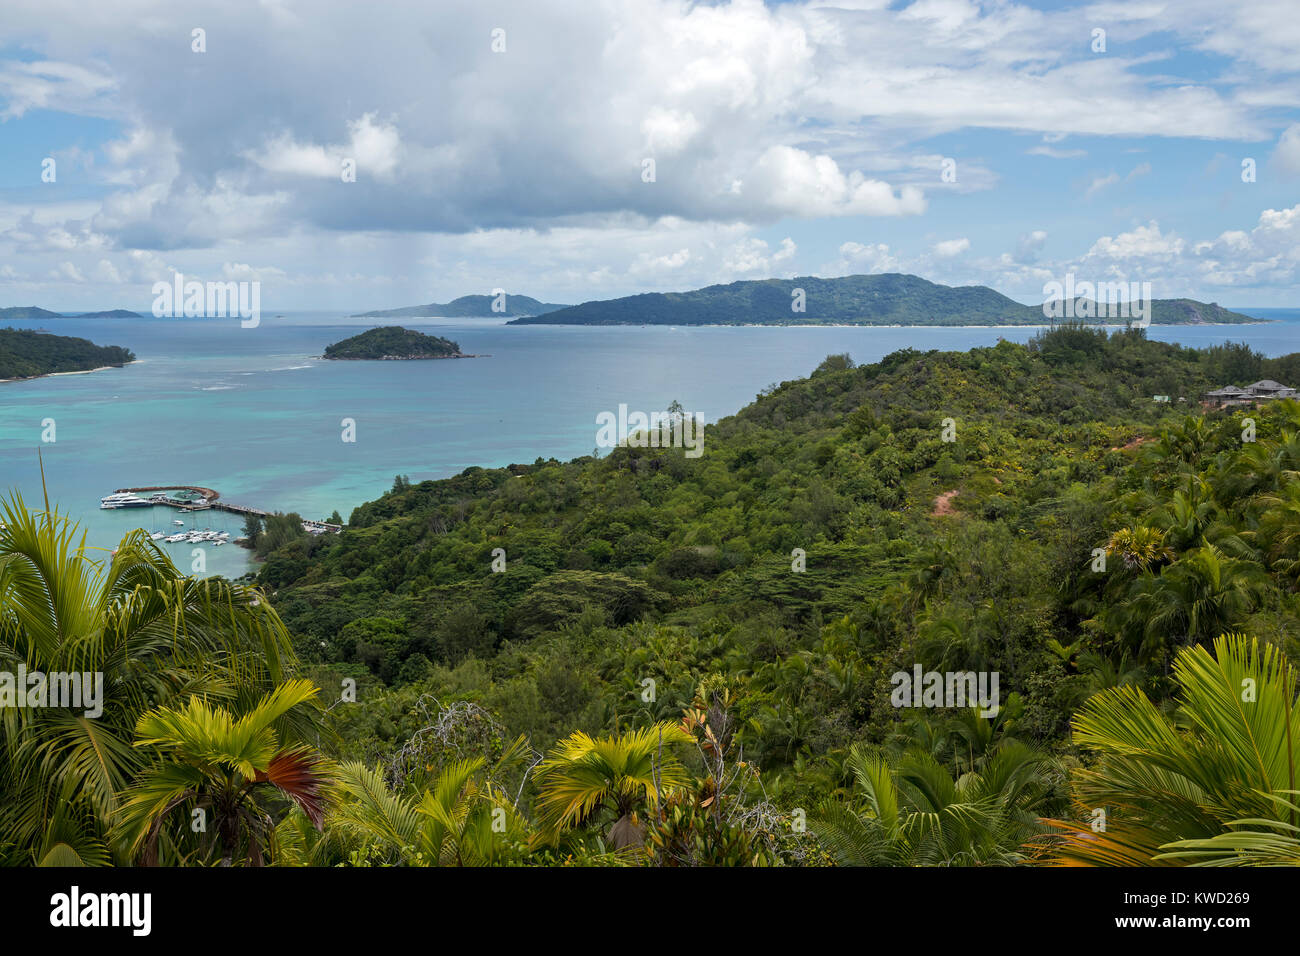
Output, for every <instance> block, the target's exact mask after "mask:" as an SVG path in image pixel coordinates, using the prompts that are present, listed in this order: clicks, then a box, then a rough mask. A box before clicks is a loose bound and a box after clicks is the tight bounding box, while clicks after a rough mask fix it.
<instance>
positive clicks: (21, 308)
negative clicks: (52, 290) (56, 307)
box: [0, 305, 144, 320]
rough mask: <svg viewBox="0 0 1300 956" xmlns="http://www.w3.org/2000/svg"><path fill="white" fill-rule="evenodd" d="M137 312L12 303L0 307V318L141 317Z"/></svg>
mask: <svg viewBox="0 0 1300 956" xmlns="http://www.w3.org/2000/svg"><path fill="white" fill-rule="evenodd" d="M142 318H144V316H142V315H141V314H140V313H139V312H129V311H127V310H126V309H109V310H108V311H105V312H51V311H50V310H49V309H41V308H37V307H36V306H34V305H14V306H9V307H8V308H4V309H0V320H3V319H142Z"/></svg>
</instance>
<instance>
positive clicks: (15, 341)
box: [0, 329, 135, 380]
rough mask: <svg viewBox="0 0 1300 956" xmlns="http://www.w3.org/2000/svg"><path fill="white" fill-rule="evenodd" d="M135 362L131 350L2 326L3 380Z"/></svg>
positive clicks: (0, 359) (0, 362)
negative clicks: (3, 327)
mask: <svg viewBox="0 0 1300 956" xmlns="http://www.w3.org/2000/svg"><path fill="white" fill-rule="evenodd" d="M133 361H135V354H134V353H133V352H132V351H131V350H130V349H125V348H122V347H121V346H117V345H96V344H95V343H94V342H91V341H90V340H89V339H80V338H75V337H73V336H69V335H53V334H51V333H49V332H34V331H31V330H28V329H0V380H6V379H20V378H35V377H37V376H40V375H49V374H51V373H54V372H86V371H90V370H92V369H98V368H108V367H121V366H123V365H125V364H126V363H127V362H133Z"/></svg>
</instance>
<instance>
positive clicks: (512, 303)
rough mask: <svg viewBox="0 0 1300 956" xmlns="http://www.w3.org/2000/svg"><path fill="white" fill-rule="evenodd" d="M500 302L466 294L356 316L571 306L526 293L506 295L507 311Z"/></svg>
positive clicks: (482, 314)
mask: <svg viewBox="0 0 1300 956" xmlns="http://www.w3.org/2000/svg"><path fill="white" fill-rule="evenodd" d="M496 301H497V298H496V296H492V295H462V296H461V297H460V298H459V299H452V300H451V301H450V302H430V303H429V304H428V305H408V306H406V307H405V308H401V309H383V310H380V311H376V312H363V313H361V315H359V316H353V318H360V319H376V318H414V317H417V316H430V317H433V318H446V319H453V318H456V319H459V318H487V317H490V316H501V315H521V316H522V315H542V314H543V313H546V312H554V311H555V310H556V309H567V308H568V306H567V305H557V304H555V303H554V302H538V301H537V300H536V299H534V298H531V297H529V296H526V295H507V296H505V309H504V311H493V309H492V305H493V303H494V302H496Z"/></svg>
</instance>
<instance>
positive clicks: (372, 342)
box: [323, 325, 476, 361]
mask: <svg viewBox="0 0 1300 956" xmlns="http://www.w3.org/2000/svg"><path fill="white" fill-rule="evenodd" d="M323 357H324V358H327V359H340V360H359V359H373V360H378V361H397V360H405V359H445V358H475V357H476V356H473V355H465V354H464V353H462V352H461V350H460V346H459V345H457V344H456V343H455V342H453V341H451V340H450V339H444V338H441V337H440V336H437V335H426V334H425V333H423V332H416V331H414V330H412V329H404V328H402V327H401V326H398V325H384V326H380V327H379V328H376V329H370V330H369V331H366V332H362V333H361V334H360V335H354V336H352V337H351V338H347V339H344V340H343V341H341V342H335V343H334V344H333V345H328V346H326V347H325V354H324V356H323Z"/></svg>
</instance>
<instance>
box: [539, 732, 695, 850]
mask: <svg viewBox="0 0 1300 956" xmlns="http://www.w3.org/2000/svg"><path fill="white" fill-rule="evenodd" d="M693 741H694V738H693V737H691V735H690V734H688V733H687V732H686V731H685V730H683V729H682V727H681V726H680V725H679V724H673V723H668V722H660V723H656V724H652V725H650V726H649V727H643V728H641V729H639V730H629V731H627V732H626V733H624V734H620V735H618V736H611V737H599V738H595V737H590V736H588V735H587V734H585V733H582V732H581V731H579V732H577V733H574V734H571V735H570V736H569V737H566V738H565V739H564V740H562V741H560V742H559V744H557V745H556V747H555V749H554V750H552V751H551V752H550V754H549V755H548V756H547V758H546V759H545V760H543V761H542V763H541V764H540V765H539V766H538V768H537V786H538V791H539V796H538V801H537V807H538V809H539V810H540V811H541V815H542V821H541V822H542V830H541V832H540V833H539V840H540V841H546V842H550V843H552V844H553V843H555V842H556V841H558V839H559V836H560V834H561V832H562V831H564V830H567V829H571V828H573V827H577V826H581V825H583V824H585V823H589V822H591V821H593V820H594V819H596V818H597V817H598V815H599V814H600V813H601V811H606V812H607V813H608V814H609V815H610V816H611V817H612V818H613V821H612V825H611V827H610V830H609V833H608V836H609V839H610V842H611V843H612V844H613V845H614V847H615V848H616V849H620V850H621V849H625V848H628V847H632V846H637V845H640V844H641V843H642V841H643V839H644V836H645V829H644V825H643V824H642V822H641V821H640V819H639V818H638V816H637V810H638V809H639V808H645V809H654V808H655V807H657V806H658V805H659V803H660V801H661V800H662V799H663V798H664V797H665V796H667V795H668V794H669V793H671V792H673V791H675V790H678V789H680V788H682V787H685V786H687V785H688V783H689V782H690V778H689V775H688V774H687V772H686V770H685V768H684V767H683V766H682V764H681V761H680V760H679V759H678V757H677V755H676V754H675V753H674V752H673V750H672V746H673V745H674V744H685V743H692V742H693Z"/></svg>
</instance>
